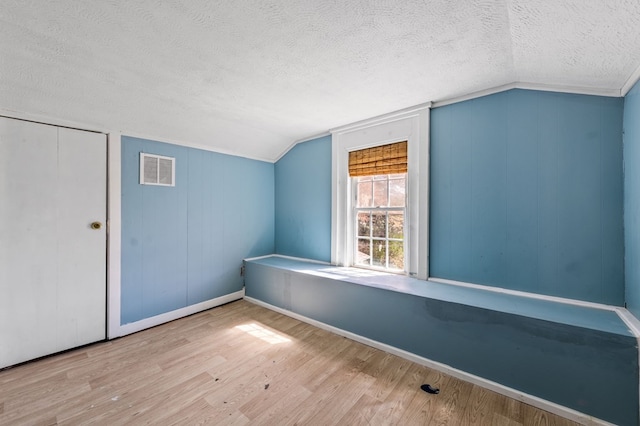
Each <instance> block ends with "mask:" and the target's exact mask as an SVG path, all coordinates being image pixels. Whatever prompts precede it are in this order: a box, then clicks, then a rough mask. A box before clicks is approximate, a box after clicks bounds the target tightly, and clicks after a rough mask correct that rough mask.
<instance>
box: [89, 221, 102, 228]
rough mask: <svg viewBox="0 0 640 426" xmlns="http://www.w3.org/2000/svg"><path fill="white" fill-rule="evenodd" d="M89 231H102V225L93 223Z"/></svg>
mask: <svg viewBox="0 0 640 426" xmlns="http://www.w3.org/2000/svg"><path fill="white" fill-rule="evenodd" d="M91 229H102V223H100V222H93V223H92V224H91Z"/></svg>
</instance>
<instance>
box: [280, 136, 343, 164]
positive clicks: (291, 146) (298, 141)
mask: <svg viewBox="0 0 640 426" xmlns="http://www.w3.org/2000/svg"><path fill="white" fill-rule="evenodd" d="M325 136H331V132H323V133H318V134H317V135H313V136H309V137H307V138H302V139H298V140H296V141H295V142H293V143H292V144H291V145H289V146H288V147H287V148H286V149H285V150H284V151H282V153H281V154H280V155H278V156H277V157H276V159H275V160H273V162H274V163H277V162H278V161H280V159H281V158H282V157H284V156H285V155H287V154H288V153H289V151H291V150H292V149H293V148H294V147H295V146H296V145H298V144H299V143H304V142H310V141H312V140H314V139H320V138H324V137H325Z"/></svg>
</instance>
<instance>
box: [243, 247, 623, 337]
mask: <svg viewBox="0 0 640 426" xmlns="http://www.w3.org/2000/svg"><path fill="white" fill-rule="evenodd" d="M247 261H248V262H251V263H255V264H259V265H264V266H271V267H274V268H278V269H284V270H288V271H293V272H298V273H303V274H309V275H313V276H317V277H324V278H327V279H332V280H337V281H344V282H348V283H352V284H358V285H364V286H368V287H373V288H379V289H383V290H388V291H395V292H399V293H406V294H412V295H415V296H420V297H426V298H431V299H436V300H442V301H446V302H451V303H459V304H463V305H468V306H474V307H478V308H483V309H490V310H495V311H500V312H505V313H509V314H514V315H521V316H525V317H530V318H536V319H541V320H545V321H551V322H557V323H563V324H567V325H572V326H576V327H584V328H589V329H593V330H599V331H605V332H609V333H614V334H619V335H623V336H632V337H633V336H634V334H633V333H632V332H631V331H630V330H629V327H628V326H627V325H626V324H625V322H624V321H623V320H622V319H621V318H620V316H619V315H618V314H617V312H615V311H613V310H610V309H603V308H598V307H595V306H593V307H592V306H581V305H574V304H570V303H566V302H562V301H556V300H546V299H539V298H535V297H527V296H524V295H514V294H508V293H501V292H499V291H492V290H488V289H487V290H485V289H483V288H475V287H466V286H461V285H455V284H449V283H441V282H436V281H432V280H427V281H424V280H419V279H417V278H412V277H408V276H405V275H398V274H391V273H387V272H378V271H372V270H367V269H360V268H349V267H341V266H333V265H329V264H323V263H317V262H313V261H305V260H302V259H292V258H287V257H281V256H267V257H262V258H256V259H249V260H247Z"/></svg>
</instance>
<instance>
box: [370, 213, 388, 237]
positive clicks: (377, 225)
mask: <svg viewBox="0 0 640 426" xmlns="http://www.w3.org/2000/svg"><path fill="white" fill-rule="evenodd" d="M386 216H387V215H386V213H384V212H382V213H377V212H376V213H372V215H371V226H372V227H373V229H372V231H373V233H372V236H373V237H376V238H386V237H387V217H386Z"/></svg>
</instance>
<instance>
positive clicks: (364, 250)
mask: <svg viewBox="0 0 640 426" xmlns="http://www.w3.org/2000/svg"><path fill="white" fill-rule="evenodd" d="M370 258H371V240H368V239H364V238H358V252H357V253H356V263H359V264H361V265H368V264H369V259H370Z"/></svg>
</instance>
